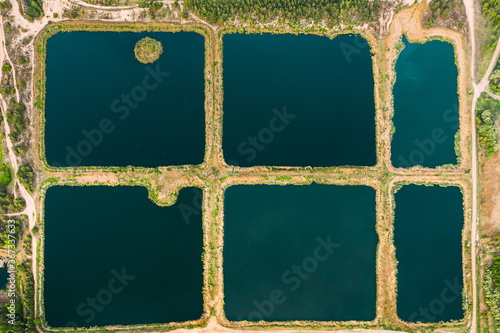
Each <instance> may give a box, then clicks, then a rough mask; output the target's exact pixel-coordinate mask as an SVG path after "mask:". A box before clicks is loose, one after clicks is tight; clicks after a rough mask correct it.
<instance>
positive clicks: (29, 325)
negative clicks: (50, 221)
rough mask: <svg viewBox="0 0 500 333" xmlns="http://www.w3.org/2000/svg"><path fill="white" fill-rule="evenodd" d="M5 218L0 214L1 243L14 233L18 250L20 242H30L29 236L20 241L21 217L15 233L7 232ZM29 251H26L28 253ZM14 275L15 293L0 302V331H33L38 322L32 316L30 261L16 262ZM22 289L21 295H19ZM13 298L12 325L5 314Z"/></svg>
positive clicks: (33, 300)
mask: <svg viewBox="0 0 500 333" xmlns="http://www.w3.org/2000/svg"><path fill="white" fill-rule="evenodd" d="M7 219H10V218H9V217H5V216H0V243H1V244H2V245H3V244H5V243H6V240H7V239H11V238H7V237H8V235H10V236H11V235H14V237H15V239H16V245H17V249H18V250H19V248H20V246H21V244H23V246H24V244H26V243H28V245H29V242H31V238H29V237H27V239H26V240H25V242H24V243H21V240H22V239H23V238H22V237H23V232H24V230H23V226H24V222H23V220H21V219H15V233H11V232H7V228H6V225H7ZM30 253H31V252H27V254H30ZM15 269H16V272H15V273H14V274H15V276H16V280H15V295H14V297H12V298H11V297H9V298H8V299H7V302H8V303H0V332H2V333H3V332H6V333H17V332H19V333H21V332H22V333H35V332H37V331H36V327H35V324H38V323H39V320H38V319H35V318H34V317H33V314H34V313H35V311H34V310H35V281H34V279H33V274H32V273H31V261H30V260H29V259H27V260H26V261H25V262H23V263H16V267H15ZM21 290H22V295H21ZM11 299H15V308H14V310H15V320H14V325H12V322H11V323H9V322H8V321H9V320H11V319H12V318H9V317H8V316H7V314H8V313H9V312H10V311H9V310H8V309H7V306H8V305H10V302H9V301H10V300H11Z"/></svg>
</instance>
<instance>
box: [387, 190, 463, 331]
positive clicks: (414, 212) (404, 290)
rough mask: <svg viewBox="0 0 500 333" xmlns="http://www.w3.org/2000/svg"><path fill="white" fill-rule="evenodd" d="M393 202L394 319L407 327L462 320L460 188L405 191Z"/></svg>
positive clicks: (398, 194) (400, 192)
mask: <svg viewBox="0 0 500 333" xmlns="http://www.w3.org/2000/svg"><path fill="white" fill-rule="evenodd" d="M395 200H396V209H395V222H394V244H395V247H396V259H397V260H398V274H397V278H398V297H397V308H398V316H399V317H400V318H401V319H402V320H405V321H409V322H439V321H450V320H453V319H457V320H459V319H462V318H463V317H464V313H463V310H462V289H463V275H462V228H463V224H464V212H463V198H462V193H461V192H460V188H458V187H455V186H451V187H439V186H437V185H436V186H432V187H428V186H417V185H408V186H403V188H401V189H400V190H399V191H398V192H397V193H396V194H395Z"/></svg>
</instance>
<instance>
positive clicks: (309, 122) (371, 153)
mask: <svg viewBox="0 0 500 333" xmlns="http://www.w3.org/2000/svg"><path fill="white" fill-rule="evenodd" d="M223 47H224V49H223V52H224V54H223V68H224V74H223V85H224V105H223V108H224V118H223V131H224V132H223V151H224V158H225V160H226V162H227V163H228V164H230V165H239V166H254V165H276V166H313V167H327V166H341V165H374V164H376V155H375V106H374V83H373V71H372V60H371V55H370V47H369V45H368V43H367V42H366V40H364V39H363V38H362V37H360V36H358V35H342V36H338V37H335V38H334V39H333V40H330V39H329V38H327V37H320V36H315V35H298V36H295V35H270V34H263V35H257V34H255V35H252V34H250V35H245V34H229V35H224V37H223Z"/></svg>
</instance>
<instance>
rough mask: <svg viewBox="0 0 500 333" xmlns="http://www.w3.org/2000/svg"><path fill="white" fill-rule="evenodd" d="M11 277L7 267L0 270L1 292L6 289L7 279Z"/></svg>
mask: <svg viewBox="0 0 500 333" xmlns="http://www.w3.org/2000/svg"><path fill="white" fill-rule="evenodd" d="M8 277H9V273H8V272H7V266H4V267H1V268H0V290H2V289H5V286H6V285H7V278H8Z"/></svg>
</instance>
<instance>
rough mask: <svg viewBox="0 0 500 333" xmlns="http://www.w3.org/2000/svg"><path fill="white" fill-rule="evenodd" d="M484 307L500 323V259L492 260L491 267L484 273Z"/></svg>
mask: <svg viewBox="0 0 500 333" xmlns="http://www.w3.org/2000/svg"><path fill="white" fill-rule="evenodd" d="M484 281H485V282H484V283H485V300H486V305H488V307H489V308H490V310H491V311H492V312H493V315H494V317H495V320H496V321H500V307H499V306H498V305H499V303H500V257H495V258H493V265H491V267H490V268H488V269H486V272H485V279H484Z"/></svg>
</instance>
